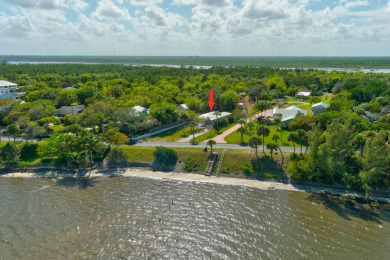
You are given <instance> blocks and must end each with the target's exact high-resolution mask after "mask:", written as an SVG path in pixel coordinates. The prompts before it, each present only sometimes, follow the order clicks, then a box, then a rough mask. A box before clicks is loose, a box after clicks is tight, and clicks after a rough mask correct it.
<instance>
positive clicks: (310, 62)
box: [0, 55, 390, 68]
mask: <svg viewBox="0 0 390 260" xmlns="http://www.w3.org/2000/svg"><path fill="white" fill-rule="evenodd" d="M0 61H2V62H69V63H77V62H83V63H118V64H170V65H190V66H251V67H275V68H390V57H232V56H225V57H199V56H170V57H164V56H21V55H11V56H0Z"/></svg>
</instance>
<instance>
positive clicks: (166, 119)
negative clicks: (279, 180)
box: [0, 58, 390, 194]
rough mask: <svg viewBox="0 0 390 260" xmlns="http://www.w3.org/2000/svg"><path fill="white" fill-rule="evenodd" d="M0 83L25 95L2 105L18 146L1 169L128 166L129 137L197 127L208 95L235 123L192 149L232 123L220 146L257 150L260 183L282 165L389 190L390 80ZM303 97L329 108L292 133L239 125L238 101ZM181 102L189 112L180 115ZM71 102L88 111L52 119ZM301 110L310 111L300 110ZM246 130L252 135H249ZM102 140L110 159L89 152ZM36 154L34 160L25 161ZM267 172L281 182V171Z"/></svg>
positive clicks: (221, 70)
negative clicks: (27, 142) (289, 148)
mask: <svg viewBox="0 0 390 260" xmlns="http://www.w3.org/2000/svg"><path fill="white" fill-rule="evenodd" d="M381 60H382V59H379V58H378V59H377V61H378V62H380V61H381ZM346 62H348V60H347V61H346ZM0 79H4V80H9V81H12V82H15V83H17V84H19V85H20V86H21V87H20V89H21V91H23V92H25V94H24V95H23V96H22V97H21V100H23V101H25V102H24V103H20V102H19V101H12V100H9V99H3V100H0V125H1V127H2V131H3V132H4V133H5V134H7V135H8V136H9V137H10V139H11V140H13V141H14V142H11V143H10V144H7V145H6V146H4V148H3V149H2V151H1V159H2V163H3V164H4V165H7V166H17V165H21V162H20V160H19V159H20V158H22V155H23V159H22V162H23V161H24V162H28V160H29V161H30V162H34V161H36V160H37V159H38V158H41V159H42V161H50V162H52V163H54V164H56V165H73V166H77V167H86V166H88V165H92V164H93V162H96V161H99V160H103V159H104V158H108V161H109V162H110V164H109V165H116V164H117V163H120V162H122V161H127V160H131V159H129V157H128V155H129V154H128V152H129V150H128V148H127V147H120V146H121V145H123V144H126V143H127V142H128V141H129V138H130V137H132V136H138V135H141V134H144V133H148V132H150V131H153V130H154V129H158V128H161V127H164V126H167V125H172V124H176V123H179V122H187V121H194V122H199V119H198V115H199V114H201V113H205V112H209V108H208V104H207V101H208V99H209V90H210V89H212V90H213V91H214V100H215V102H216V103H215V106H214V110H217V111H228V112H232V114H233V115H232V116H231V117H229V118H224V119H221V120H220V121H219V122H218V124H216V125H215V128H214V129H212V130H211V131H210V132H208V133H205V134H204V135H202V136H199V137H197V138H196V140H195V141H198V142H200V141H203V140H206V139H209V138H211V137H213V136H215V135H217V134H219V133H221V132H223V131H224V130H226V129H228V128H229V127H231V126H233V125H234V124H237V123H239V124H241V125H240V129H239V132H235V133H233V134H232V135H231V136H228V137H227V138H226V140H228V141H229V142H233V143H238V142H239V143H242V142H243V143H248V144H249V145H250V146H251V147H253V148H257V150H258V153H257V155H256V159H255V163H249V164H248V165H246V164H245V165H241V166H242V172H244V173H246V174H258V176H261V175H263V176H265V175H264V174H266V172H265V171H264V167H271V166H272V167H273V168H274V169H285V168H286V167H288V169H287V172H288V173H289V174H290V175H291V177H292V178H294V179H296V180H309V181H314V182H325V183H339V184H342V185H345V186H347V187H350V188H354V189H361V190H364V191H366V193H367V194H370V192H372V191H373V190H375V189H376V188H389V183H390V152H389V131H390V115H389V113H390V87H389V83H390V74H377V73H367V74H365V73H346V72H331V73H327V72H325V71H316V70H302V69H288V70H282V69H277V68H270V67H265V68H254V67H234V68H233V67H227V68H226V67H213V68H210V69H194V68H167V67H132V66H122V65H113V64H105V65H81V64H41V65H31V64H23V65H9V64H1V65H0ZM68 87H71V88H70V89H69V88H68ZM299 91H309V92H311V95H312V96H313V97H315V98H313V99H312V100H308V101H307V102H308V103H315V102H317V101H325V102H326V103H328V104H329V105H330V107H329V108H328V109H327V110H326V112H325V113H322V114H319V115H315V116H313V115H311V114H310V113H309V116H304V115H300V116H297V117H296V118H295V119H294V120H293V121H292V122H291V123H290V124H289V125H283V124H282V123H281V122H279V121H277V120H275V121H271V120H267V119H266V118H261V119H260V120H259V122H256V121H255V122H253V123H254V124H253V125H252V126H250V125H248V124H244V123H245V122H244V123H243V121H240V119H243V118H246V117H247V116H248V113H247V112H248V111H249V109H248V111H246V110H245V109H244V110H239V109H237V108H236V105H237V103H239V102H245V103H246V104H247V107H250V109H251V111H249V112H251V113H252V112H259V111H263V110H265V109H267V108H270V107H275V106H280V107H282V106H284V102H286V101H287V100H289V101H290V102H296V103H297V102H302V101H301V100H296V99H293V98H292V97H294V96H295V95H296V94H297V93H298V92H299ZM330 95H332V96H331V97H330ZM182 103H185V104H187V106H188V107H189V109H188V110H180V109H178V106H179V105H180V104H182ZM76 104H81V105H85V106H86V109H85V110H84V111H83V112H82V113H81V114H78V115H70V116H66V117H65V118H63V119H61V120H59V119H58V118H56V117H54V113H55V110H56V109H58V108H60V107H62V106H69V105H76ZM135 105H139V106H143V107H145V108H148V109H150V110H149V112H150V113H149V115H146V114H141V113H138V112H136V111H135V110H134V109H133V108H132V107H133V106H135ZM297 105H299V104H297ZM301 106H303V107H304V108H307V109H308V108H310V105H306V104H304V105H301ZM369 113H381V116H382V117H381V118H380V119H372V120H371V121H370V120H368V119H367V116H368V115H369ZM386 114H387V115H386ZM383 115H385V116H383ZM195 125H196V124H195ZM195 125H192V124H191V125H190V127H189V128H187V129H186V130H185V135H192V130H195V129H196V127H195ZM218 128H219V129H218ZM248 129H251V133H250V134H249V132H248ZM277 129H278V131H277ZM181 130H182V129H181ZM280 130H282V133H281V132H280ZM55 132H58V134H55ZM64 132H67V133H71V134H64ZM181 135H182V133H181V131H180V129H178V130H174V131H172V132H171V133H168V134H167V135H165V136H162V138H172V136H173V137H174V139H177V138H179V137H181ZM17 136H23V137H25V138H26V139H30V138H32V137H34V136H50V138H48V139H47V141H45V142H43V143H42V145H39V146H38V147H37V148H36V149H35V148H34V147H18V146H17V145H16V146H15V145H14V144H13V143H15V138H16V137H17ZM250 137H252V138H251V141H250V139H249V138H250ZM254 137H258V138H254ZM94 140H95V141H94ZM100 140H104V141H105V142H106V143H108V144H109V145H110V146H111V147H112V149H110V152H108V149H107V147H105V148H104V146H98V147H99V149H97V148H96V149H95V150H93V149H92V148H88V147H90V146H92V145H93V143H100ZM88 142H91V143H88ZM286 144H288V145H291V144H292V145H293V146H296V151H295V155H293V156H292V157H291V158H287V157H288V156H287V155H285V156H284V155H283V153H280V149H279V146H280V145H286ZM301 144H302V146H301ZM306 145H308V147H309V150H307V149H306ZM41 147H45V148H44V149H43V148H41ZM114 148H115V149H114ZM217 148H218V146H217ZM23 149H24V150H23ZM34 149H35V150H37V154H38V157H34V156H31V157H29V156H28V154H30V153H32V154H33V153H34ZM137 149H139V151H141V152H140V153H139V154H137V155H135V156H134V157H133V159H134V161H137V160H141V159H142V158H141V157H142V155H143V154H144V153H143V152H145V151H146V150H145V151H144V150H142V149H141V148H137ZM267 149H268V150H270V151H271V153H270V154H269V156H268V155H267V157H266V158H265V156H264V154H263V153H262V151H263V150H267ZM92 150H93V152H92ZM188 151H189V150H188ZM275 152H278V155H275ZM201 154H202V155H201ZM205 154H206V153H202V152H201V151H199V152H197V156H200V157H202V159H201V160H199V161H198V160H197V158H192V159H191V158H190V157H186V161H185V163H186V168H187V169H188V170H196V171H197V170H201V169H204V167H205V164H204V165H203V163H201V162H203V161H206V162H207V155H205ZM144 155H145V156H148V157H150V156H152V153H150V152H149V151H148V152H146V154H144ZM107 156H108V157H107ZM137 156H139V158H138V159H137ZM194 156H195V155H194ZM279 156H280V157H281V158H279ZM252 157H253V156H252ZM181 158H183V154H181V153H180V152H178V160H181ZM237 158H238V157H237ZM187 159H188V161H189V162H187ZM279 159H281V161H278V160H279ZM250 160H252V159H250ZM275 162H276V164H275ZM279 164H280V166H278V165H279ZM241 166H240V167H241ZM278 167H279V168H278ZM270 172H271V173H272V174H273V173H275V174H278V172H279V171H270ZM259 174H260V175H259Z"/></svg>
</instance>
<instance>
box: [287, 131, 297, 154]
mask: <svg viewBox="0 0 390 260" xmlns="http://www.w3.org/2000/svg"><path fill="white" fill-rule="evenodd" d="M287 141H289V142H292V143H293V146H294V153H295V143H296V142H298V141H299V136H298V134H297V133H295V132H291V133H289V134H288V136H287Z"/></svg>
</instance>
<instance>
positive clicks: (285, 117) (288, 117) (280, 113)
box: [272, 106, 307, 125]
mask: <svg viewBox="0 0 390 260" xmlns="http://www.w3.org/2000/svg"><path fill="white" fill-rule="evenodd" d="M272 112H273V118H274V119H275V118H278V119H280V120H281V121H282V122H283V123H285V124H287V125H288V124H289V123H290V122H291V121H292V120H293V119H294V118H295V117H296V116H297V115H299V114H303V115H307V111H306V110H303V109H300V108H299V107H297V106H291V107H288V108H285V109H282V108H274V110H273V111H272Z"/></svg>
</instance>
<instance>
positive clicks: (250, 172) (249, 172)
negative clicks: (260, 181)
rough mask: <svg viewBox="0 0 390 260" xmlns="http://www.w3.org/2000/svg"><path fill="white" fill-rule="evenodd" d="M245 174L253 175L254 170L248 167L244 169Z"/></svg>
mask: <svg viewBox="0 0 390 260" xmlns="http://www.w3.org/2000/svg"><path fill="white" fill-rule="evenodd" d="M243 172H244V173H245V174H247V175H252V174H253V170H252V169H251V168H249V167H248V166H245V167H244V169H243Z"/></svg>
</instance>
